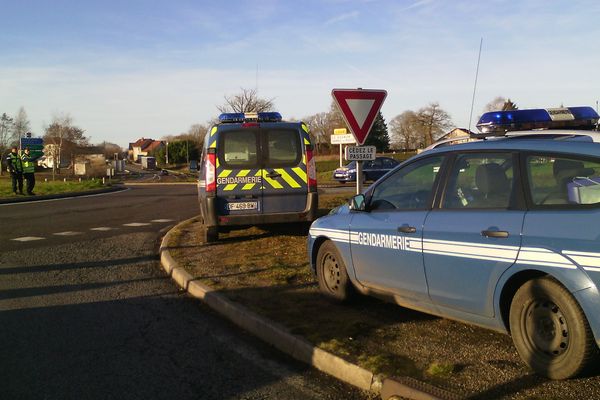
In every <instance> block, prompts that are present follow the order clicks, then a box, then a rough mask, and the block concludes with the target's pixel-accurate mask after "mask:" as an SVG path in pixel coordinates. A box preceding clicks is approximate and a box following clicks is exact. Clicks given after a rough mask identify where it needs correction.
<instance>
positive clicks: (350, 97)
mask: <svg viewBox="0 0 600 400" xmlns="http://www.w3.org/2000/svg"><path fill="white" fill-rule="evenodd" d="M331 96H332V97H333V99H334V100H335V102H336V104H337V106H338V108H339V109H340V111H341V112H342V116H343V117H344V121H345V122H346V125H348V127H349V128H350V131H351V132H352V135H353V136H354V138H355V139H356V143H357V144H358V145H359V146H357V147H354V148H361V147H362V145H363V144H364V143H365V140H367V136H368V135H369V132H370V131H371V128H372V127H373V123H374V122H375V118H376V117H377V113H378V112H379V110H380V109H381V105H382V104H383V101H384V100H385V98H386V96H387V92H386V91H385V90H377V89H361V88H358V89H333V90H332V91H331ZM367 147H372V148H373V149H374V148H375V147H374V146H367ZM350 148H351V147H347V148H346V159H348V155H350V153H351V154H353V155H354V154H357V156H356V157H358V155H360V154H363V152H362V150H351V151H350V153H349V152H348V149H350ZM371 151H372V150H367V151H366V153H364V154H363V155H365V154H368V156H369V157H373V159H374V157H375V151H372V155H371ZM353 155H351V157H352V156H353ZM365 159H371V158H361V159H356V160H355V161H356V194H359V193H361V192H362V187H363V176H362V175H363V174H362V162H363V160H365Z"/></svg>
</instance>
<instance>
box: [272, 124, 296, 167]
mask: <svg viewBox="0 0 600 400" xmlns="http://www.w3.org/2000/svg"><path fill="white" fill-rule="evenodd" d="M301 158H302V148H301V144H300V135H299V134H298V131H296V130H291V129H274V130H269V131H267V155H266V160H265V161H266V164H267V165H281V166H286V165H297V164H298V163H299V162H300V159H301Z"/></svg>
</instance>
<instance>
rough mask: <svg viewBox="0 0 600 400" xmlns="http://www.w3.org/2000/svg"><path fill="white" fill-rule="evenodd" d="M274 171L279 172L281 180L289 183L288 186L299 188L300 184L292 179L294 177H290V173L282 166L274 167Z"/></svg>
mask: <svg viewBox="0 0 600 400" xmlns="http://www.w3.org/2000/svg"><path fill="white" fill-rule="evenodd" d="M275 172H277V173H278V174H281V177H282V178H283V180H284V181H285V182H286V183H287V184H288V185H290V187H292V188H295V189H297V188H299V187H302V185H300V184H299V183H298V182H296V181H295V180H294V178H292V176H291V175H290V174H288V173H287V171H286V170H285V169H283V168H276V169H275Z"/></svg>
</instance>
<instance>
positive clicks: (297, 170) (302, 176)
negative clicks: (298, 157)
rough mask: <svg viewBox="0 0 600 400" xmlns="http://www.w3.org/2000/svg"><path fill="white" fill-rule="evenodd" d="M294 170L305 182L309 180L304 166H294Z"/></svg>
mask: <svg viewBox="0 0 600 400" xmlns="http://www.w3.org/2000/svg"><path fill="white" fill-rule="evenodd" d="M292 171H294V173H295V174H296V175H298V177H299V178H300V179H302V182H304V183H306V182H307V180H306V172H305V171H304V170H303V169H302V168H300V167H294V168H292Z"/></svg>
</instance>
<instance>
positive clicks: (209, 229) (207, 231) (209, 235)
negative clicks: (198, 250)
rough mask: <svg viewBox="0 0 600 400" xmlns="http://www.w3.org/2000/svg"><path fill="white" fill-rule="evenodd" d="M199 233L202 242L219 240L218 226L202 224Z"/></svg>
mask: <svg viewBox="0 0 600 400" xmlns="http://www.w3.org/2000/svg"><path fill="white" fill-rule="evenodd" d="M201 234H202V239H203V241H204V243H213V242H216V241H218V240H219V227H217V226H205V225H203V226H202V232H201Z"/></svg>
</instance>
